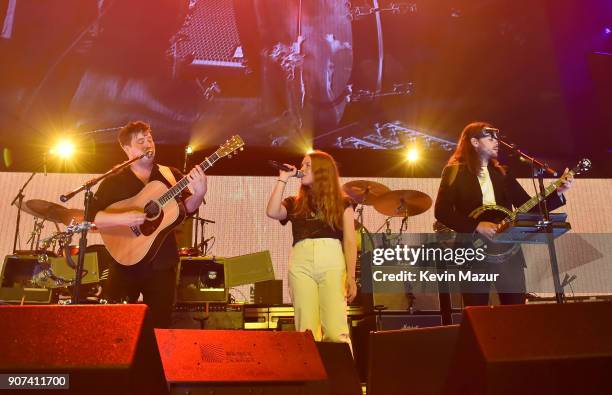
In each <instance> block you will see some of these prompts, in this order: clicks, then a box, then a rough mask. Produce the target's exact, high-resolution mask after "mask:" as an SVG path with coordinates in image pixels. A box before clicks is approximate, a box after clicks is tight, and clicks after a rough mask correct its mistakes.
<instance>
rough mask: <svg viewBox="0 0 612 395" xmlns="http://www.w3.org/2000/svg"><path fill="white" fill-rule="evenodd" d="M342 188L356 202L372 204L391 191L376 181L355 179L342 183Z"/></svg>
mask: <svg viewBox="0 0 612 395" xmlns="http://www.w3.org/2000/svg"><path fill="white" fill-rule="evenodd" d="M342 190H343V191H344V192H345V193H346V194H347V195H349V196H350V197H351V199H353V200H354V201H355V202H356V203H358V204H364V205H366V206H371V205H373V204H374V201H375V200H376V199H377V198H378V197H379V196H382V195H384V194H385V193H387V192H389V191H391V190H390V189H389V188H387V187H386V186H384V185H383V184H380V183H378V182H374V181H366V180H355V181H350V182H347V183H346V184H344V185H342Z"/></svg>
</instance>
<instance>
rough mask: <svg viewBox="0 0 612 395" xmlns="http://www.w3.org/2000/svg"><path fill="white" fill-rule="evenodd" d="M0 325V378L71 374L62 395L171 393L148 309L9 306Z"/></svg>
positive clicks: (0, 311)
mask: <svg viewBox="0 0 612 395" xmlns="http://www.w3.org/2000/svg"><path fill="white" fill-rule="evenodd" d="M0 322H2V336H0V373H5V374H6V373H11V374H19V373H23V374H33V373H37V374H42V373H44V374H50V373H58V374H68V375H69V384H68V385H69V390H66V391H62V393H74V394H113V395H116V394H163V393H167V389H166V383H165V380H164V372H163V370H162V364H161V359H160V356H159V351H158V348H157V345H156V343H155V337H154V333H153V328H152V327H151V323H150V318H149V314H148V312H147V307H146V306H145V305H94V306H91V305H90V306H86V305H85V306H78V305H73V306H60V305H51V306H5V307H0Z"/></svg>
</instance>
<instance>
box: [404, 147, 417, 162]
mask: <svg viewBox="0 0 612 395" xmlns="http://www.w3.org/2000/svg"><path fill="white" fill-rule="evenodd" d="M419 157H420V153H419V150H418V149H417V148H416V147H412V148H409V149H408V151H407V152H406V160H407V161H408V162H410V163H414V162H416V161H418V160H419Z"/></svg>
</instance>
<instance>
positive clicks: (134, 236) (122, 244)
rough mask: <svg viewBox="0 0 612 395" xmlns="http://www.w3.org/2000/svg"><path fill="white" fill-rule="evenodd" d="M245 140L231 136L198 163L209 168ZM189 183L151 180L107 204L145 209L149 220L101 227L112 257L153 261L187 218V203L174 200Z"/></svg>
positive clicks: (111, 209) (119, 209) (131, 261)
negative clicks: (176, 228)
mask: <svg viewBox="0 0 612 395" xmlns="http://www.w3.org/2000/svg"><path fill="white" fill-rule="evenodd" d="M243 146H244V141H243V140H242V138H240V136H237V135H236V136H232V137H231V138H230V139H229V140H227V141H226V142H225V143H224V144H223V145H221V146H220V147H219V148H218V149H217V150H216V151H215V152H214V153H213V154H212V155H211V156H209V157H207V158H206V159H205V160H204V161H203V162H202V163H200V164H199V165H198V166H200V167H201V168H202V170H204V171H206V170H208V169H209V168H211V167H212V166H213V165H214V164H215V162H216V161H218V160H219V159H221V158H223V157H226V156H227V157H231V156H232V155H234V154H237V153H238V150H242V149H243ZM188 184H189V180H188V179H187V177H183V178H181V179H180V180H179V181H178V182H177V183H176V184H174V185H173V186H172V187H171V188H168V187H167V186H166V184H164V183H163V182H161V181H151V182H149V183H148V184H147V185H145V187H144V188H143V189H142V190H141V191H140V192H139V193H138V194H137V195H135V196H133V197H131V198H129V199H125V200H121V201H119V202H116V203H113V204H111V205H110V206H108V207H107V208H106V209H104V211H106V212H109V213H122V212H127V211H134V210H136V211H143V212H144V213H145V214H146V220H145V222H144V223H143V224H142V225H139V226H113V227H108V228H104V229H100V235H101V236H102V240H103V241H104V244H105V245H106V248H107V250H108V252H109V253H110V254H111V256H112V257H113V258H114V259H115V260H116V261H117V262H118V263H120V264H121V265H124V266H131V265H135V264H137V263H140V262H148V261H151V260H152V259H153V258H154V257H155V255H156V254H157V251H158V250H159V247H160V246H161V244H162V242H163V241H164V240H165V238H166V237H167V236H168V234H170V232H172V230H173V229H174V228H175V227H176V226H178V225H179V224H180V223H181V222H183V220H184V219H185V216H186V213H185V210H184V206H183V205H180V204H178V202H177V200H176V199H175V198H176V197H177V196H178V195H179V194H180V193H181V192H182V191H183V190H184V189H185V188H186V187H187V185H188Z"/></svg>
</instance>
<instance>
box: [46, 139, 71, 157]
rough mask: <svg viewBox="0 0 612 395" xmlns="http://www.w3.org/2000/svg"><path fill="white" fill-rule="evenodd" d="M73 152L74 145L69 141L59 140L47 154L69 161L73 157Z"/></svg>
mask: <svg viewBox="0 0 612 395" xmlns="http://www.w3.org/2000/svg"><path fill="white" fill-rule="evenodd" d="M74 151H75V149H74V144H73V143H72V142H71V141H69V140H60V141H59V142H58V143H57V144H55V145H54V146H53V148H51V149H50V150H49V153H50V154H51V155H55V156H57V157H59V158H62V159H69V158H71V157H72V155H74Z"/></svg>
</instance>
